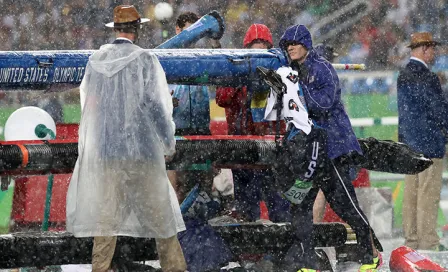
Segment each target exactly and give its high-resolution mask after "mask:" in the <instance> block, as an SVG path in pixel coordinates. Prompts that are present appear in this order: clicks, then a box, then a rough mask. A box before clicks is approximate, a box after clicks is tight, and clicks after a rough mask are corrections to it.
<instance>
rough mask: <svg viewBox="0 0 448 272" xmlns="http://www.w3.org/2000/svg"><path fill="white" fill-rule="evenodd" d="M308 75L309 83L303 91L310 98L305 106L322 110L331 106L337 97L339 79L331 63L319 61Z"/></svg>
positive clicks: (314, 109)
mask: <svg viewBox="0 0 448 272" xmlns="http://www.w3.org/2000/svg"><path fill="white" fill-rule="evenodd" d="M315 68H316V69H314V71H311V73H310V74H309V75H308V81H309V84H307V85H306V88H305V90H304V91H305V92H308V96H309V98H310V99H308V100H307V106H308V108H309V109H310V111H322V110H327V109H329V108H331V107H332V106H333V104H334V102H335V100H336V99H337V97H336V93H337V88H338V85H339V80H338V77H337V75H336V71H334V68H333V67H331V64H325V63H321V64H319V65H318V66H317V67H315Z"/></svg>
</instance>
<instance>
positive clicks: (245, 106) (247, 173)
mask: <svg viewBox="0 0 448 272" xmlns="http://www.w3.org/2000/svg"><path fill="white" fill-rule="evenodd" d="M243 46H244V48H246V49H270V48H272V46H273V41H272V35H271V31H270V30H269V28H268V27H267V26H265V25H263V24H253V25H251V26H250V27H249V29H248V30H247V32H246V35H245V37H244V40H243ZM268 94H269V89H267V90H266V92H254V93H251V92H250V90H248V88H247V87H246V86H242V87H237V88H233V87H218V88H217V89H216V103H217V104H218V106H220V107H223V108H225V112H226V120H227V131H228V134H229V135H260V136H263V135H273V134H275V128H276V126H275V122H267V121H264V120H263V117H264V107H265V106H266V101H267V95H268ZM251 106H252V107H251ZM251 108H252V109H251ZM260 111H261V112H260ZM281 128H282V129H281V131H280V133H283V132H284V129H285V125H284V123H283V122H282V126H281ZM232 174H233V181H234V195H235V210H236V213H237V215H238V216H240V217H242V218H243V219H244V220H246V221H257V220H259V219H260V201H261V200H262V199H264V200H265V202H266V205H267V208H268V212H269V219H270V220H271V221H273V222H285V221H289V217H290V215H289V203H288V202H287V201H286V200H284V199H283V198H282V197H281V196H280V195H279V194H278V193H277V192H274V191H273V190H270V189H269V184H268V183H269V182H268V181H269V180H270V177H271V176H272V172H271V171H270V170H269V171H267V170H247V169H238V170H232Z"/></svg>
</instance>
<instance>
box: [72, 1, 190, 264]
mask: <svg viewBox="0 0 448 272" xmlns="http://www.w3.org/2000/svg"><path fill="white" fill-rule="evenodd" d="M147 21H148V19H144V18H140V15H139V14H138V12H137V10H136V9H135V7H134V6H118V7H116V8H115V9H114V22H113V23H111V24H108V26H111V27H113V28H114V30H115V35H116V37H117V38H116V39H115V41H114V42H113V43H112V44H105V45H103V46H101V48H100V49H99V50H97V51H95V53H93V54H92V55H91V56H90V58H89V61H88V63H87V66H86V71H85V75H84V78H83V80H82V82H81V86H80V93H81V109H82V116H81V121H80V124H79V141H78V142H79V156H78V161H77V162H76V166H75V169H74V171H73V175H72V178H71V180H70V186H69V189H68V194H67V230H68V231H70V232H71V233H73V234H74V235H75V237H95V238H94V245H93V250H92V271H93V272H106V271H109V269H110V267H111V263H112V258H113V256H114V252H115V247H116V243H117V236H132V237H142V238H155V240H156V245H157V253H158V255H159V260H160V265H161V267H162V270H163V271H170V272H183V271H185V270H186V269H187V266H186V263H185V258H184V255H183V252H182V248H181V247H180V244H179V241H178V239H177V233H178V232H180V231H183V230H185V224H184V221H183V219H182V215H181V212H180V208H179V202H178V200H177V198H176V193H175V192H174V189H173V187H172V186H171V184H170V182H169V180H168V176H167V173H166V166H165V158H166V157H170V156H172V155H173V154H174V152H175V143H176V140H175V138H174V130H175V125H174V122H173V117H172V114H173V103H172V99H171V95H170V92H169V89H168V84H167V81H166V77H165V73H164V71H163V69H162V66H161V65H160V62H159V60H158V59H157V57H156V56H155V55H154V53H151V51H150V50H145V49H142V48H141V47H139V46H137V45H135V44H134V41H135V40H136V38H137V35H138V29H139V28H140V25H141V24H142V23H144V22H147ZM128 265H131V264H128ZM127 269H128V270H129V271H135V269H134V268H132V267H127Z"/></svg>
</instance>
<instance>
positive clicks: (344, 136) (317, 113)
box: [300, 50, 362, 159]
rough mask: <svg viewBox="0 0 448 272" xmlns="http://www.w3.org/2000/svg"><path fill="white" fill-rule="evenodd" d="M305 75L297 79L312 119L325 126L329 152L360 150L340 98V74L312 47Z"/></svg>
mask: <svg viewBox="0 0 448 272" xmlns="http://www.w3.org/2000/svg"><path fill="white" fill-rule="evenodd" d="M304 65H305V67H306V68H307V70H308V75H307V76H306V77H305V78H303V79H301V80H300V84H301V85H302V86H304V95H305V100H306V105H307V107H308V111H309V114H310V117H311V119H313V120H314V121H315V122H316V123H317V124H318V125H319V126H321V127H323V128H324V129H326V131H327V134H328V155H329V156H330V158H332V159H334V158H337V157H339V156H341V155H345V154H349V153H351V152H358V153H359V154H362V151H361V148H360V146H359V143H358V140H357V139H356V136H355V133H354V132H353V128H352V126H351V123H350V119H349V118H348V115H347V113H346V112H345V109H344V105H343V104H342V101H341V87H340V85H339V77H338V75H337V74H336V70H335V69H334V68H333V66H332V65H331V64H330V63H329V62H328V61H327V60H326V59H324V58H323V57H320V56H319V55H318V54H317V53H316V52H315V51H314V50H311V51H309V54H308V56H307V58H306V60H305V62H304Z"/></svg>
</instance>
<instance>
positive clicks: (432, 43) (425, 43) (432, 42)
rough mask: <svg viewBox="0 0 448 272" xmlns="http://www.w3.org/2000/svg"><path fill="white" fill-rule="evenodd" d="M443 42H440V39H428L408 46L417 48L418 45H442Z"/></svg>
mask: <svg viewBox="0 0 448 272" xmlns="http://www.w3.org/2000/svg"><path fill="white" fill-rule="evenodd" d="M441 44H442V43H441V42H438V41H427V42H419V43H414V44H412V43H411V44H409V45H408V46H407V47H408V48H411V49H413V48H417V47H420V46H424V45H429V46H431V45H432V46H438V45H441Z"/></svg>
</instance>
